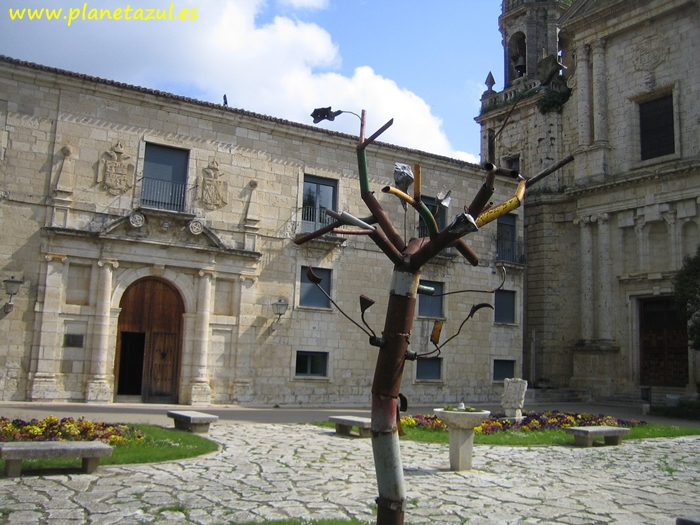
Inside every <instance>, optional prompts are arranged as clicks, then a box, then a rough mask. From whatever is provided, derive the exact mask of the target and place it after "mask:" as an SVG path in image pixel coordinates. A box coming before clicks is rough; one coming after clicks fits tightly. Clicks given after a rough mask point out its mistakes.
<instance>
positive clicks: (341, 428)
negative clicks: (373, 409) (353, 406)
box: [328, 416, 372, 438]
mask: <svg viewBox="0 0 700 525" xmlns="http://www.w3.org/2000/svg"><path fill="white" fill-rule="evenodd" d="M328 421H330V422H331V423H335V431H336V432H337V433H338V434H343V435H345V436H349V435H350V431H351V430H352V427H357V431H358V434H360V437H363V438H366V437H372V430H371V429H370V427H371V424H372V420H371V419H369V418H367V417H357V416H331V417H329V418H328Z"/></svg>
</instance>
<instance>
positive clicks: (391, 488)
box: [294, 107, 573, 525]
mask: <svg viewBox="0 0 700 525" xmlns="http://www.w3.org/2000/svg"><path fill="white" fill-rule="evenodd" d="M341 113H343V111H332V110H331V108H330V107H329V108H320V109H317V110H315V111H314V112H313V113H312V116H313V117H314V122H315V123H317V122H320V121H321V120H324V119H326V120H333V119H335V117H337V116H338V115H339V114H341ZM360 122H361V124H360V138H359V142H358V145H357V162H358V170H359V179H360V192H361V197H362V200H363V202H364V203H365V204H366V205H367V208H368V209H369V211H370V213H371V216H370V217H369V218H365V219H362V220H361V219H358V218H356V217H353V216H352V215H350V214H348V213H346V212H343V213H337V212H335V211H333V210H327V213H328V214H329V215H330V216H331V217H333V218H334V219H336V220H335V221H334V222H333V223H331V224H329V225H327V226H325V227H323V228H321V229H319V230H316V231H315V232H313V233H310V234H308V235H304V236H302V237H299V238H297V239H296V240H295V241H294V242H295V243H296V244H298V245H301V244H304V243H306V242H308V241H310V240H312V239H315V238H317V237H319V236H321V235H324V234H326V233H330V232H332V231H340V232H344V233H354V234H364V235H368V236H369V237H370V239H372V240H373V241H374V243H375V244H376V245H377V246H378V247H379V248H380V249H381V250H382V252H384V254H385V255H386V256H387V257H388V258H389V260H390V261H391V262H393V263H394V271H393V274H392V280H391V287H390V291H389V304H388V307H387V312H386V318H385V324H384V330H383V332H382V336H381V337H377V336H376V335H374V333H372V334H371V335H370V334H369V333H368V335H370V340H369V342H370V344H371V345H372V346H375V347H378V348H379V355H378V357H377V365H376V368H375V372H374V380H373V382H372V422H371V430H372V450H373V454H374V464H375V470H376V474H377V485H378V490H379V497H378V498H377V524H378V525H401V524H403V522H404V509H405V505H406V490H405V486H404V478H403V468H402V464H401V451H400V448H399V432H398V424H397V421H398V414H399V404H400V400H399V389H400V387H401V378H402V375H403V367H404V363H405V361H406V360H407V359H415V358H416V354H415V353H413V352H409V351H408V345H409V335H410V333H411V328H412V326H413V317H414V311H415V306H416V296H417V294H418V293H421V292H423V291H424V290H422V289H421V288H422V287H419V279H420V270H421V268H422V267H423V265H424V264H426V263H427V262H428V261H430V260H431V259H432V258H433V257H434V256H436V255H437V254H439V253H440V252H441V251H442V250H444V249H445V248H449V247H454V248H455V249H457V251H459V252H460V253H461V254H462V255H463V256H464V257H465V258H466V259H467V260H468V261H469V262H470V263H471V264H472V265H473V266H476V265H478V263H479V259H478V256H477V255H476V254H475V253H474V251H473V250H472V249H471V248H469V246H467V244H466V243H465V242H464V241H463V240H462V237H464V236H465V235H467V234H468V233H472V232H475V231H478V229H479V228H480V227H481V226H483V225H485V224H487V223H489V222H491V221H493V220H495V219H497V218H498V217H500V216H501V215H504V214H506V213H508V212H510V211H512V210H514V209H516V208H517V207H519V206H520V204H521V203H522V202H523V198H524V196H525V192H526V189H527V188H528V187H530V186H532V185H533V184H534V183H536V182H537V181H539V180H541V179H543V178H544V177H546V176H547V175H549V174H551V173H553V172H554V171H556V170H558V169H559V168H560V167H562V166H564V165H565V164H568V163H569V162H571V161H572V160H573V157H572V156H569V157H566V158H565V159H564V160H562V161H560V162H558V163H557V164H555V165H553V166H551V167H550V168H548V169H546V170H544V171H543V172H541V173H540V174H538V175H537V176H535V177H533V178H531V179H529V180H528V179H525V178H523V177H522V176H521V175H520V174H519V173H518V172H517V171H514V170H507V169H500V168H498V167H496V166H495V165H493V164H491V163H486V164H485V166H484V168H485V169H486V171H487V175H486V182H485V183H484V185H483V186H482V187H481V188H480V189H479V191H478V193H477V195H476V196H475V197H474V200H473V201H472V203H471V204H470V205H469V207H465V210H464V213H462V214H459V215H458V216H457V217H456V218H455V220H454V221H453V222H452V223H451V224H450V225H449V226H447V227H446V228H445V229H443V230H442V231H439V230H438V227H437V223H436V221H435V218H434V217H433V214H432V213H431V212H430V210H429V209H428V207H427V206H426V205H425V204H424V203H423V202H422V200H421V176H420V167H419V166H418V165H416V166H415V181H414V194H413V197H410V196H409V195H407V194H406V193H404V192H403V191H401V190H399V189H397V188H392V187H385V188H383V189H382V192H384V193H390V194H393V195H396V196H397V197H398V198H399V199H401V201H402V202H405V203H407V204H410V205H411V206H412V207H413V208H414V209H415V210H416V211H417V212H418V214H419V215H420V217H421V218H422V219H423V221H424V223H425V224H426V226H427V229H428V237H427V238H425V237H424V238H419V239H411V240H410V241H409V242H408V244H406V243H405V242H404V240H403V239H402V238H401V236H400V235H399V233H398V232H397V231H396V229H395V228H394V226H393V224H392V223H391V221H390V220H389V217H388V216H387V215H386V213H385V212H384V210H383V209H382V207H381V206H380V205H379V202H378V201H377V200H376V198H375V197H374V193H373V192H372V191H370V187H369V179H368V175H367V171H368V167H367V154H366V148H367V146H369V145H370V144H371V143H372V142H374V140H375V139H376V138H377V137H378V136H379V135H381V134H382V133H383V132H384V131H385V130H386V129H388V128H389V127H390V126H391V125H392V124H393V119H392V120H390V121H389V122H387V123H386V124H384V126H382V127H381V128H380V129H379V130H378V131H376V132H375V133H374V134H373V135H372V136H370V137H369V138H367V139H365V137H364V134H365V133H364V131H365V129H364V128H365V111H364V110H363V111H362V116H361V117H360ZM496 175H507V176H510V177H514V178H517V179H518V180H519V185H518V189H517V191H516V194H515V196H514V197H513V198H511V199H508V200H507V201H505V202H503V203H502V204H500V205H498V206H495V207H490V208H488V204H489V199H490V198H491V196H492V195H493V192H494V181H495V178H496ZM346 225H351V226H356V227H359V228H360V229H359V230H347V229H342V230H341V228H342V227H343V226H346ZM376 225H378V226H379V228H377V226H376ZM309 278H310V280H311V281H312V282H314V281H316V280H318V282H320V280H319V279H318V278H317V277H315V276H314V275H313V272H311V273H310V275H309ZM428 293H429V292H428ZM367 301H368V299H366V298H364V299H361V302H363V303H364V305H363V314H364V310H365V309H366V308H368V307H369V306H367ZM369 304H371V303H369ZM478 306H482V305H478ZM472 314H473V311H472ZM470 316H471V314H470ZM355 324H357V323H355ZM358 326H359V325H358ZM360 328H362V327H360ZM460 328H461V327H460ZM363 330H364V329H363ZM365 332H366V331H365Z"/></svg>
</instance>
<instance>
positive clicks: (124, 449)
mask: <svg viewBox="0 0 700 525" xmlns="http://www.w3.org/2000/svg"><path fill="white" fill-rule="evenodd" d="M130 426H132V427H134V428H137V429H139V430H141V431H142V432H143V436H144V439H143V441H141V442H138V443H126V444H124V445H117V446H115V447H114V450H113V452H112V455H111V456H110V457H108V458H101V459H100V465H124V464H129V463H157V462H159V461H172V460H177V459H184V458H191V457H195V456H201V455H202V454H208V453H210V452H215V451H217V450H218V449H219V445H218V443H215V442H213V441H211V440H209V439H206V438H204V437H202V436H199V435H197V434H192V433H191V432H184V431H181V430H175V429H172V428H163V427H159V426H157V425H146V424H135V425H130ZM81 464H82V461H81V460H80V459H79V458H75V459H70V458H65V459H26V460H24V461H22V471H23V472H24V471H26V470H31V469H47V468H71V467H75V468H79V467H80V466H81ZM0 469H2V470H4V469H5V462H4V461H2V460H0Z"/></svg>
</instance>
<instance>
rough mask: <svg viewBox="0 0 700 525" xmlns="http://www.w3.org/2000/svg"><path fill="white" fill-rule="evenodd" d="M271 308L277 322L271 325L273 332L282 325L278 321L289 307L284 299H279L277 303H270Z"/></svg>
mask: <svg viewBox="0 0 700 525" xmlns="http://www.w3.org/2000/svg"><path fill="white" fill-rule="evenodd" d="M271 306H272V313H273V314H275V315H276V316H277V321H276V322H274V323H272V331H273V332H274V331H275V330H277V329H278V328H281V327H282V323H280V319H281V318H282V316H283V315H284V314H285V313H286V312H287V308H288V307H289V303H288V302H287V300H286V299H284V298H280V299H279V300H278V301H277V302H275V303H272V305H271Z"/></svg>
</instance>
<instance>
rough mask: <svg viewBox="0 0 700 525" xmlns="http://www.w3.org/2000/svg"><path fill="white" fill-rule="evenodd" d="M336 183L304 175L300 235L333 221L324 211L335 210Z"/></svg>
mask: <svg viewBox="0 0 700 525" xmlns="http://www.w3.org/2000/svg"><path fill="white" fill-rule="evenodd" d="M337 193H338V181H337V180H334V179H324V178H322V177H314V176H312V175H304V196H303V201H302V206H303V208H302V211H301V224H302V233H309V232H312V231H316V230H318V229H319V228H322V227H323V226H325V225H326V224H330V223H331V222H333V221H335V219H333V218H332V217H330V216H329V215H326V210H327V209H331V210H335V209H336V204H337Z"/></svg>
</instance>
